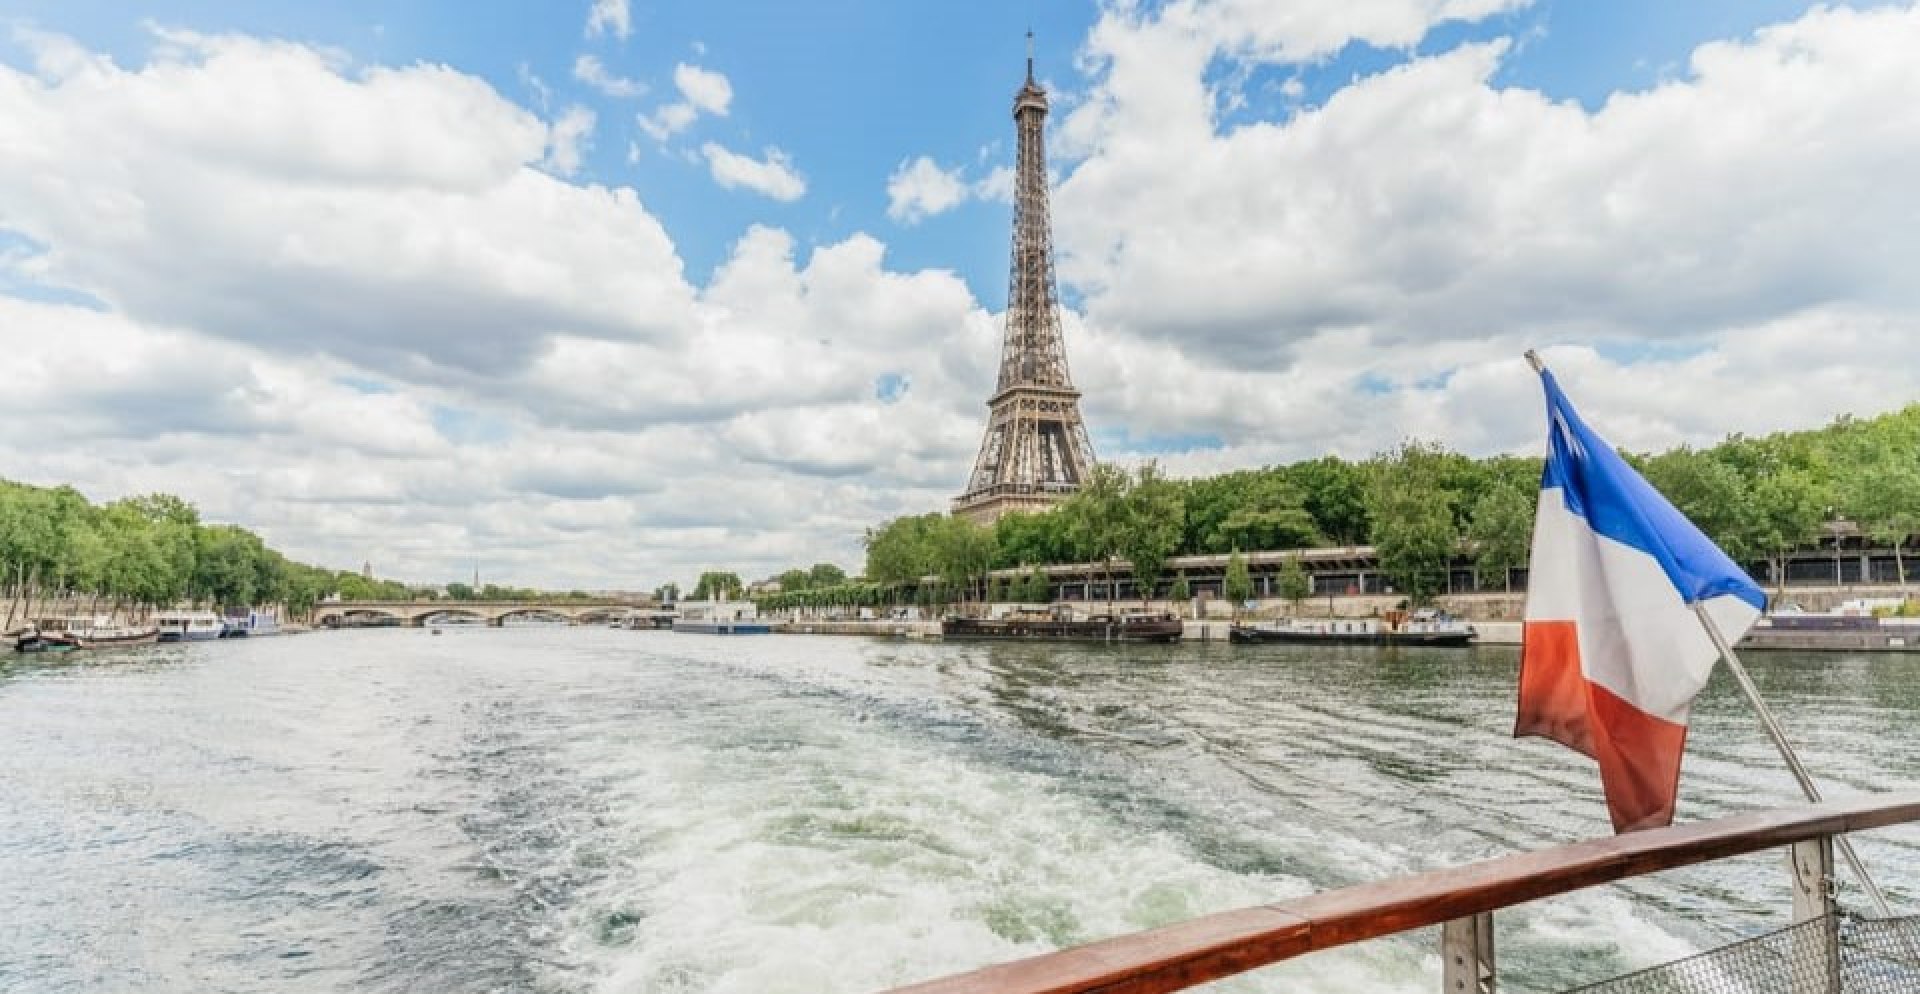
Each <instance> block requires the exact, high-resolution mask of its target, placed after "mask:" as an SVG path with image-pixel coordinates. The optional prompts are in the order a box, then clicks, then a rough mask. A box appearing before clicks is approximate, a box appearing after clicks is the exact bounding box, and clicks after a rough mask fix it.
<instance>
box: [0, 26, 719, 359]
mask: <svg viewBox="0 0 1920 994" xmlns="http://www.w3.org/2000/svg"><path fill="white" fill-rule="evenodd" d="M590 126H591V117H590V115H584V114H582V113H579V112H574V113H570V114H568V115H563V117H562V119H561V120H560V121H559V122H557V123H556V125H555V126H554V127H552V128H549V127H548V126H546V125H544V124H543V123H542V122H541V121H540V120H539V119H538V118H536V117H534V116H533V115H532V114H529V113H527V112H526V111H525V110H523V109H521V108H520V107H518V106H515V105H514V104H512V103H510V102H508V101H506V100H505V99H503V98H501V97H500V96H499V95H498V94H497V93H495V92H494V91H493V90H492V89H491V88H490V87H488V86H487V85H486V84H485V83H483V82H481V81H479V80H477V79H475V78H473V77H470V76H465V75H463V74H460V73H457V72H454V71H452V70H450V69H446V68H444V67H439V66H427V65H419V66H412V67H409V68H406V69H387V68H370V69H367V70H365V71H363V72H360V73H359V74H358V75H356V76H348V75H346V74H345V73H344V71H343V67H342V66H341V65H340V64H339V63H338V62H337V61H335V60H334V59H332V58H331V57H330V56H328V55H327V54H326V53H323V52H319V51H316V50H313V49H310V48H306V47H302V46H297V45H290V44H286V43H280V42H268V41H260V40H256V39H249V38H237V37H222V38H199V37H183V36H171V37H170V39H169V44H168V46H167V47H166V48H165V49H163V50H162V51H161V52H160V53H159V54H158V55H157V56H156V58H155V59H154V61H152V62H151V63H149V64H148V65H146V66H144V67H141V68H139V69H132V70H129V69H122V68H119V67H117V66H115V65H113V64H112V63H111V62H108V61H106V60H104V59H98V60H94V61H92V62H90V63H88V64H86V65H85V66H82V67H80V68H78V69H77V70H76V71H75V72H73V73H71V74H67V75H51V74H29V73H23V72H20V71H18V70H15V69H13V68H10V67H6V66H0V143H3V144H5V146H6V147H7V148H9V149H10V150H11V152H10V154H8V155H7V156H4V157H0V205H4V206H0V226H4V227H6V228H9V229H12V230H14V231H16V232H19V233H20V234H23V235H25V236H27V237H28V238H31V239H33V240H34V241H35V242H37V243H39V244H42V245H46V246H50V250H49V251H48V252H47V253H46V255H45V258H44V260H43V261H42V268H43V270H44V276H45V278H46V279H47V280H48V281H50V282H54V283H57V284H59V285H62V286H67V287H72V288H74V289H76V290H79V291H81V292H84V293H87V294H90V295H92V296H94V297H95V298H97V299H99V300H101V301H103V302H105V303H106V304H107V305H109V306H111V307H112V308H114V309H116V310H118V311H120V312H122V313H125V314H127V315H128V316H130V317H132V318H134V319H136V320H140V321H148V322H154V323H157V324H162V325H169V326H180V327H192V328H195V329H196V330H199V331H201V332H203V333H206V334H211V335H216V336H220V337H225V338H230V339H233V340H236V341H241V342H250V343H255V344H262V345H267V346H282V345H292V346H294V347H297V348H300V349H302V350H305V351H317V352H322V353H325V354H330V355H335V356H340V357H342V358H345V359H347V360H349V361H354V362H364V363H367V364H368V365H370V366H373V367H376V368H377V367H381V366H388V365H394V364H401V365H405V366H408V367H410V368H412V369H414V370H416V371H419V372H422V373H432V372H434V371H438V373H437V375H440V376H443V377H444V376H453V375H470V374H484V373H486V372H488V371H493V370H501V369H512V368H516V367H518V366H519V365H521V364H523V363H524V362H525V361H527V359H528V358H530V357H531V356H533V355H534V354H537V353H538V352H539V351H540V350H541V349H542V348H543V347H544V343H545V342H546V341H547V340H548V339H549V337H550V336H552V335H554V334H560V333H568V334H579V335H587V336H598V337H609V338H614V339H632V338H649V337H656V338H657V337H661V336H669V335H672V334H674V333H675V332H676V330H678V329H681V328H684V327H685V326H686V324H685V322H686V321H687V319H688V317H689V315H690V309H691V305H692V298H693V290H692V288H691V287H689V286H688V285H687V284H686V283H685V282H684V281H683V280H682V278H681V274H680V262H679V258H678V255H677V253H676V252H675V250H674V246H673V244H672V242H671V240H670V239H669V238H668V237H667V235H666V232H665V231H664V229H662V228H661V226H660V224H659V222H658V221H656V220H655V219H654V218H653V217H652V216H651V215H649V214H648V213H647V212H646V210H645V209H644V208H643V207H642V206H641V205H640V202H639V199H638V197H637V196H635V195H634V193H633V192H632V191H630V190H609V189H605V188H601V187H581V186H574V185H571V184H568V183H566V182H564V181H562V180H560V179H558V178H555V177H553V176H550V175H548V174H546V173H544V172H542V171H540V167H541V166H543V165H545V166H548V167H550V168H553V169H555V170H557V171H561V172H565V171H568V170H570V169H571V168H574V167H577V164H578V161H577V160H578V151H579V147H580V142H581V141H582V139H583V137H584V135H585V134H586V131H587V130H588V129H589V128H590ZM370 301H378V302H379V303H378V305H377V306H369V304H368V302H370Z"/></svg>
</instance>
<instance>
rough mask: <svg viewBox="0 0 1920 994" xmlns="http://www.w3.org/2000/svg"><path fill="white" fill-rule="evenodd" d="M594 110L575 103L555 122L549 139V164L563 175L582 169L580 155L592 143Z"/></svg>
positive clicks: (570, 174)
mask: <svg viewBox="0 0 1920 994" xmlns="http://www.w3.org/2000/svg"><path fill="white" fill-rule="evenodd" d="M593 122H594V115H593V111H591V110H589V109H587V108H585V107H582V106H580V105H579V104H574V105H573V106H571V107H568V108H567V110H566V112H565V113H563V114H561V115H560V118H559V119H558V120H556V121H554V122H553V128H552V130H551V131H550V132H549V134H548V139H547V165H548V167H550V168H551V169H552V170H553V171H554V172H556V173H559V174H560V175H562V176H572V175H573V174H574V173H576V172H579V171H580V156H581V153H582V152H583V151H584V150H585V147H586V146H588V145H589V144H591V142H590V139H591V136H592V135H593Z"/></svg>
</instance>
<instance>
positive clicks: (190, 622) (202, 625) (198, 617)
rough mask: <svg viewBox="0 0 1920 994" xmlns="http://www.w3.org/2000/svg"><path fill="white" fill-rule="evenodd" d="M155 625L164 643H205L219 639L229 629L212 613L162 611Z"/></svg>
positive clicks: (154, 620)
mask: <svg viewBox="0 0 1920 994" xmlns="http://www.w3.org/2000/svg"><path fill="white" fill-rule="evenodd" d="M153 623H154V624H155V625H157V626H159V629H160V641H162V642H204V641H207V640H209V639H217V638H219V637H220V635H221V633H223V632H225V631H226V627H227V626H226V625H225V624H224V623H223V622H221V620H220V616H219V615H217V614H214V613H213V612H212V611H162V612H160V613H159V614H156V615H154V616H153Z"/></svg>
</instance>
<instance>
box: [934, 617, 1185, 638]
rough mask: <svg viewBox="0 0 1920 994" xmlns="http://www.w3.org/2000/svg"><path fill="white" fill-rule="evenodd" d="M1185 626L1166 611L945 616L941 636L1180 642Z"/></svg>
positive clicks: (941, 623) (941, 624)
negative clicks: (994, 616) (989, 616)
mask: <svg viewBox="0 0 1920 994" xmlns="http://www.w3.org/2000/svg"><path fill="white" fill-rule="evenodd" d="M1185 628H1186V626H1185V624H1184V623H1182V622H1181V620H1180V619H1179V618H1177V617H1174V616H1173V615H1171V614H1164V613H1161V614H1154V613H1148V612H1140V613H1123V614H1119V615H1093V616H1089V617H1073V616H1070V615H1067V614H1065V613H1063V612H1054V613H1050V614H1010V615H1006V616H1004V617H999V618H964V617H951V618H946V619H943V620H942V621H941V622H940V637H941V638H949V639H998V640H1004V641H1020V642H1178V641H1180V636H1181V634H1182V632H1183V631H1184V630H1185Z"/></svg>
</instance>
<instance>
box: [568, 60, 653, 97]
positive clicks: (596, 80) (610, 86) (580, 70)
mask: <svg viewBox="0 0 1920 994" xmlns="http://www.w3.org/2000/svg"><path fill="white" fill-rule="evenodd" d="M573 78H574V79H577V80H579V81H580V82H582V83H585V84H587V85H588V86H591V87H593V88H594V89H596V90H599V91H600V92H601V93H604V94H606V95H607V96H609V97H614V98H617V99H621V100H626V99H631V98H633V97H638V96H640V95H642V94H644V93H646V92H647V87H646V84H644V83H641V82H638V81H636V80H631V79H627V78H626V77H624V76H616V75H614V74H613V73H611V72H609V71H608V70H607V67H606V65H605V64H604V63H602V62H601V61H600V60H599V59H598V58H597V57H595V56H592V55H586V54H582V55H581V56H580V57H579V58H576V59H574V60H573Z"/></svg>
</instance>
